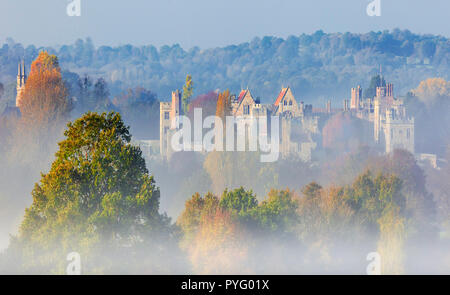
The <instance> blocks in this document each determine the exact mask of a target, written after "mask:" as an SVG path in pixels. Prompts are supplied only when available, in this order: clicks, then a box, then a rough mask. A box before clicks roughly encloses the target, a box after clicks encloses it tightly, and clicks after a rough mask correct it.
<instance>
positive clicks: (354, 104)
mask: <svg viewBox="0 0 450 295" xmlns="http://www.w3.org/2000/svg"><path fill="white" fill-rule="evenodd" d="M361 98H362V88H361V86H359V85H358V87H356V88H352V100H351V102H350V108H351V109H352V110H358V109H359V108H360V107H361Z"/></svg>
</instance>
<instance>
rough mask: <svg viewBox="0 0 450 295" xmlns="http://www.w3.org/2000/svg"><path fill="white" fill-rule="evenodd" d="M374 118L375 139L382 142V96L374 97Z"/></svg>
mask: <svg viewBox="0 0 450 295" xmlns="http://www.w3.org/2000/svg"><path fill="white" fill-rule="evenodd" d="M373 112H374V118H373V126H374V139H375V142H376V143H378V142H380V127H381V118H380V98H379V97H375V99H374V111H373Z"/></svg>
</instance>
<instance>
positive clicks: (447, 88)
mask: <svg viewBox="0 0 450 295" xmlns="http://www.w3.org/2000/svg"><path fill="white" fill-rule="evenodd" d="M412 93H413V94H414V95H416V96H417V97H419V99H420V100H421V101H423V102H424V103H425V104H426V105H427V106H431V105H433V104H434V103H436V102H437V101H438V100H440V99H443V98H444V99H449V97H450V82H449V81H446V80H445V79H442V78H429V79H426V80H424V81H422V82H420V84H419V86H417V88H416V89H413V90H412Z"/></svg>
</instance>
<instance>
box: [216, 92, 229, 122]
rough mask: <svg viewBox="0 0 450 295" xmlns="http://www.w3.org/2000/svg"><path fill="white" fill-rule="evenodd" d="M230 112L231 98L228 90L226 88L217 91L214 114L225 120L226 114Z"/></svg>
mask: <svg viewBox="0 0 450 295" xmlns="http://www.w3.org/2000/svg"><path fill="white" fill-rule="evenodd" d="M230 114H231V100H230V91H229V90H228V89H227V90H225V91H224V92H221V93H219V97H218V98H217V108H216V116H217V117H219V118H221V119H222V121H223V122H225V118H226V116H229V115H230Z"/></svg>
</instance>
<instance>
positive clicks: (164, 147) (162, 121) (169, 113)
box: [159, 90, 181, 157]
mask: <svg viewBox="0 0 450 295" xmlns="http://www.w3.org/2000/svg"><path fill="white" fill-rule="evenodd" d="M159 107H160V108H159V149H160V153H161V155H162V156H164V157H170V154H171V152H172V151H171V148H170V147H171V146H170V141H171V136H172V134H173V132H174V130H176V129H177V126H176V120H175V119H176V118H177V117H178V116H180V111H181V92H180V91H179V90H176V91H172V101H171V102H160V103H159Z"/></svg>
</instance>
